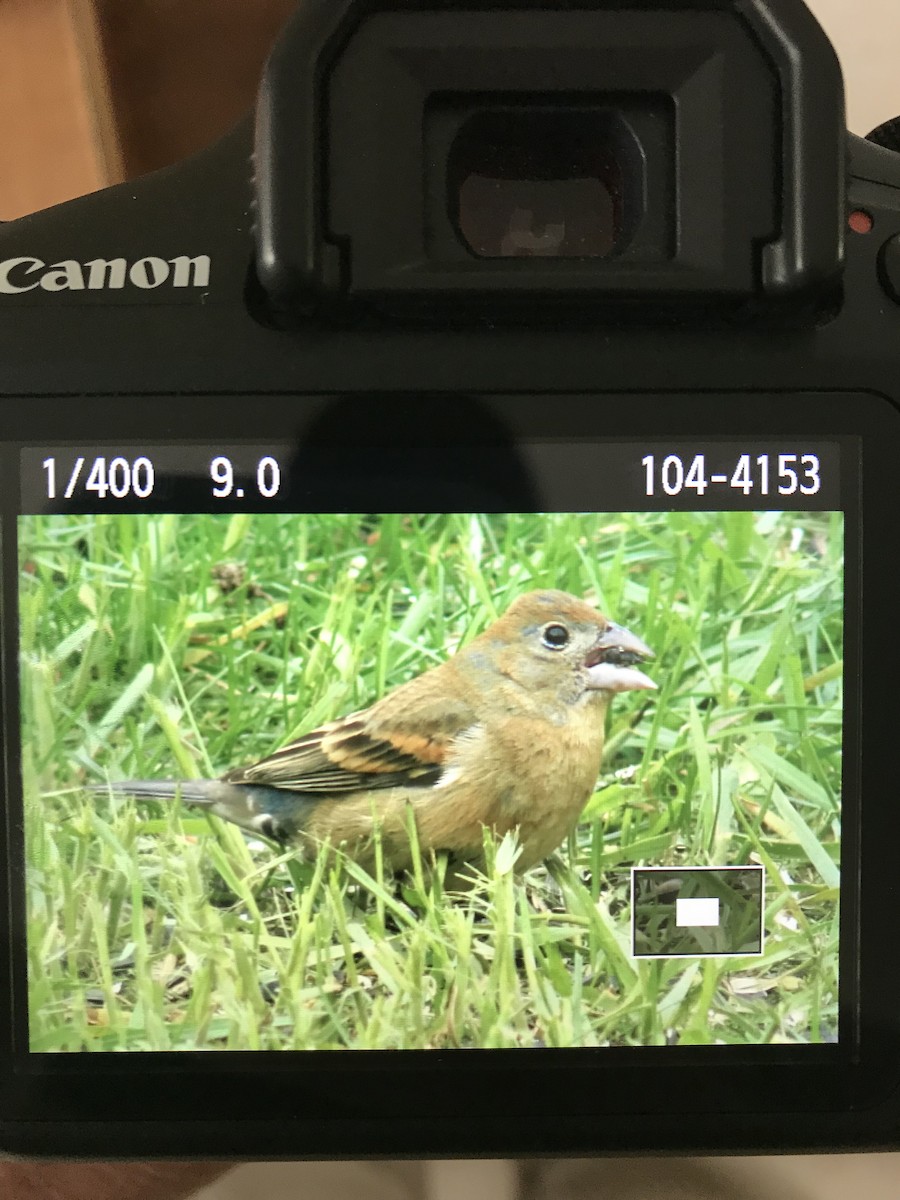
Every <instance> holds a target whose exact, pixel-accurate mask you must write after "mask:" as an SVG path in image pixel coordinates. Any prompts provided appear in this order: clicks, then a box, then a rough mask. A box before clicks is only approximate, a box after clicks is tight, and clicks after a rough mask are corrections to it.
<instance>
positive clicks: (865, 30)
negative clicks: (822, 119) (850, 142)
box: [807, 0, 900, 135]
mask: <svg viewBox="0 0 900 1200" xmlns="http://www.w3.org/2000/svg"><path fill="white" fill-rule="evenodd" d="M807 3H808V4H809V6H810V8H811V9H812V10H813V12H814V13H815V14H816V16H817V17H818V18H819V20H820V21H821V22H822V24H823V25H824V26H825V29H826V30H827V32H828V34H829V36H830V37H831V40H832V41H833V42H834V44H835V46H836V47H837V51H838V54H839V55H840V57H841V62H842V63H843V67H844V74H845V76H846V79H847V105H848V112H849V125H850V128H851V129H852V130H853V132H854V133H860V134H863V135H865V134H867V133H869V132H870V131H871V130H872V129H874V128H875V126H876V125H880V124H881V123H882V121H887V120H890V119H891V118H892V117H897V116H900V70H898V63H900V0H807Z"/></svg>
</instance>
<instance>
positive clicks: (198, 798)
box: [90, 779, 231, 808]
mask: <svg viewBox="0 0 900 1200" xmlns="http://www.w3.org/2000/svg"><path fill="white" fill-rule="evenodd" d="M90 790H91V791H92V792H97V793H100V794H102V793H108V792H114V793H115V794H116V795H117V796H134V797H135V798H136V799H138V800H175V799H176V798H178V799H181V800H183V801H184V802H185V804H199V805H201V806H202V807H205V808H213V807H214V806H215V805H216V804H217V803H220V802H221V801H222V800H223V799H224V798H225V797H224V796H222V795H219V794H218V793H219V792H224V791H226V790H227V791H230V790H231V789H230V788H229V787H228V785H227V784H222V783H219V781H218V780H217V779H183V780H181V779H179V780H165V779H162V780H160V779H123V780H118V781H116V782H115V783H95V784H92V785H91V788H90Z"/></svg>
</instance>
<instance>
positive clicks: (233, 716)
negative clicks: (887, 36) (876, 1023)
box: [20, 514, 843, 1051]
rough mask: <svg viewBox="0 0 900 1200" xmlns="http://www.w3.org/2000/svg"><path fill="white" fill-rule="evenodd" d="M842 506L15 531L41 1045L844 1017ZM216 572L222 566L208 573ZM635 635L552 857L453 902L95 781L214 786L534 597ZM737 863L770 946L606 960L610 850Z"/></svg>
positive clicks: (621, 942) (560, 1042) (710, 1035)
mask: <svg viewBox="0 0 900 1200" xmlns="http://www.w3.org/2000/svg"><path fill="white" fill-rule="evenodd" d="M842 559H843V529H842V523H841V519H840V518H839V517H838V516H831V515H827V514H826V515H808V516H797V515H796V514H783V515H777V514H763V515H752V514H703V515H685V514H663V515H660V514H642V515H610V516H594V515H581V516H569V515H558V516H550V517H535V516H516V515H510V516H496V517H467V516H454V515H436V516H421V517H412V518H408V517H399V516H388V517H385V518H383V519H382V520H381V522H380V523H374V522H371V521H369V520H368V519H366V518H361V517H359V516H352V515H349V516H344V515H341V516H331V517H326V518H314V517H310V516H281V515H277V516H264V517H249V516H235V517H230V518H229V517H212V516H198V517H189V516H174V515H166V516H152V517H140V518H136V517H131V516H107V517H104V516H99V517H91V518H87V517H84V518H82V517H67V518H64V517H46V518H37V517H29V518H25V519H23V521H22V522H21V529H20V561H21V568H22V583H21V613H20V623H21V650H22V658H21V663H22V675H21V678H22V704H23V727H24V737H23V743H24V759H23V767H24V771H23V773H24V789H25V817H26V822H25V827H26V840H27V884H28V934H29V936H28V953H29V966H30V990H31V996H30V1013H31V1042H32V1047H33V1049H35V1050H38V1051H60V1050H148V1049H149V1050H169V1049H308V1048H313V1047H316V1048H328V1049H341V1048H347V1047H358V1048H419V1047H423V1048H426V1047H436V1048H451V1047H457V1046H459V1047H495V1046H506V1047H509V1046H535V1045H541V1046H606V1045H661V1044H670V1043H681V1044H702V1043H737V1044H742V1043H748V1042H749V1043H759V1042H762V1043H779V1042H780V1043H792V1042H804V1041H818V1040H829V1039H833V1038H834V1037H835V1035H836V1030H837V939H838V886H839V875H838V871H839V848H840V779H841V776H840V771H841V721H842ZM223 565H224V566H223ZM544 586H552V587H559V588H564V589H566V590H568V591H571V592H574V593H576V594H578V595H582V596H587V597H588V598H589V599H591V600H592V602H595V603H596V604H597V605H598V607H600V608H602V609H603V611H605V612H606V613H608V614H609V615H611V616H613V617H614V618H615V619H616V620H618V621H621V622H622V623H624V624H626V625H628V626H629V627H630V628H631V629H633V630H634V632H636V633H638V634H639V635H640V636H641V637H642V638H644V640H645V641H647V642H648V643H649V644H650V645H651V646H652V647H653V648H654V650H655V651H656V653H657V660H656V662H655V663H654V664H653V665H652V667H651V668H650V670H651V673H652V674H653V676H654V678H655V679H656V680H657V682H658V683H659V685H660V691H659V692H658V693H654V694H653V695H652V696H649V698H648V695H649V694H648V693H630V694H627V695H625V696H622V697H619V698H617V699H616V701H615V702H614V704H613V706H612V710H611V714H610V718H609V727H608V732H607V750H606V753H605V758H604V766H603V775H602V777H601V779H600V780H599V782H598V788H597V791H596V792H595V794H594V795H593V796H592V798H591V799H590V801H589V802H588V804H587V807H586V809H585V811H584V814H583V817H582V820H581V822H580V824H579V826H578V828H577V830H576V831H575V833H574V835H573V836H572V837H571V838H570V839H569V842H568V844H567V845H565V846H562V847H561V848H560V850H559V852H558V854H557V855H556V856H554V858H553V859H552V860H550V862H549V863H548V864H546V865H545V866H543V867H541V868H539V869H535V870H532V871H530V872H528V873H527V875H526V876H525V877H524V879H521V880H520V879H518V878H517V877H516V875H515V872H514V862H515V854H516V848H515V844H514V841H513V840H512V839H510V838H507V839H505V840H504V841H502V842H500V843H499V844H494V843H493V841H492V840H491V839H490V838H488V839H487V850H488V853H487V860H486V861H487V869H486V871H485V873H484V875H483V877H480V878H479V879H478V880H477V882H476V883H475V884H474V886H472V887H471V889H470V890H468V891H466V892H463V893H460V894H452V895H450V896H448V895H447V894H446V892H445V886H446V885H445V882H444V879H443V873H442V864H441V863H440V862H439V863H437V864H431V863H421V862H419V863H418V864H417V866H416V869H415V870H414V871H413V872H411V873H410V875H408V876H407V877H405V878H404V879H403V880H401V881H396V880H395V879H393V878H392V877H386V875H385V872H384V870H379V871H376V873H375V874H376V877H375V878H372V877H370V876H368V875H367V874H366V873H364V872H363V871H362V870H361V869H360V868H359V867H358V866H357V865H356V864H354V863H352V862H351V863H348V862H343V861H340V860H338V861H335V860H334V859H333V858H331V859H329V858H327V857H326V856H325V855H320V857H319V859H318V860H317V861H316V862H315V863H313V864H306V865H304V864H301V863H300V862H299V861H298V860H297V859H296V858H292V857H291V856H290V855H278V854H277V852H275V851H274V850H273V849H272V848H271V847H270V846H267V845H263V844H257V843H249V842H248V841H247V840H246V839H245V838H244V837H243V835H242V834H241V833H240V832H239V831H238V830H236V829H234V828H233V827H229V826H225V825H223V824H221V823H219V822H216V821H215V820H212V819H208V818H206V817H204V816H202V815H200V814H198V813H197V812H196V811H192V810H190V809H188V808H181V807H179V806H174V805H173V806H162V805H158V804H146V803H145V804H139V803H135V802H134V801H132V800H131V799H126V798H117V797H114V796H107V795H96V794H91V793H88V792H86V791H85V790H84V788H83V786H82V785H83V784H84V783H85V782H91V783H93V782H99V781H102V780H103V779H104V778H106V777H107V776H108V777H111V778H153V777H158V778H169V779H171V778H178V777H181V778H187V777H191V776H202V775H214V774H219V773H221V772H222V771H224V770H226V769H227V768H228V767H230V766H234V765H237V764H240V763H242V762H248V761H251V760H253V759H255V758H257V757H260V756H262V755H264V754H266V753H268V752H270V751H272V750H274V749H275V748H277V747H278V746H279V745H281V744H283V743H284V742H285V741H286V740H288V739H289V738H291V737H294V736H296V735H298V734H300V733H302V732H304V731H307V730H310V729H312V728H314V727H315V726H316V725H318V724H320V723H321V722H322V721H324V720H327V719H329V718H331V717H334V716H337V715H339V714H341V713H344V712H347V711H350V710H352V709H354V708H358V707H362V706H364V705H367V704H369V703H371V702H372V701H373V700H375V699H376V698H378V697H379V696H381V695H383V694H384V692H385V691H387V690H389V689H390V688H391V687H393V686H395V685H396V684H398V683H400V682H402V681H403V680H406V679H409V678H411V677H412V676H413V675H415V674H417V673H419V672H421V671H423V670H425V669H427V668H428V667H429V666H431V665H433V664H435V663H437V662H441V661H443V660H444V658H445V657H446V655H447V654H448V653H451V652H452V651H453V649H454V648H455V647H456V646H457V645H458V644H459V643H462V642H465V641H467V640H468V639H470V638H471V637H473V636H475V635H476V634H477V633H478V632H480V630H482V629H483V628H484V627H485V625H486V624H487V623H488V622H489V621H490V620H491V619H493V618H494V617H495V616H496V615H498V614H499V613H500V612H502V611H503V610H504V609H505V608H506V607H507V605H508V604H509V603H510V601H511V600H512V599H513V598H515V597H516V596H517V595H519V594H521V593H522V592H524V591H528V590H530V589H532V588H534V587H544ZM708 863H714V864H752V863H756V864H761V865H762V866H763V867H764V868H765V871H766V914H765V924H766V944H765V952H764V955H763V956H762V957H761V958H747V959H710V960H681V959H673V960H665V961H661V960H658V961H655V962H648V961H638V960H635V959H633V958H632V957H631V956H630V907H629V905H630V900H629V878H630V868H631V866H632V865H634V864H649V865H670V866H671V865H675V866H677V865H682V864H683V865H705V864H708Z"/></svg>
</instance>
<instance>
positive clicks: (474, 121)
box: [447, 107, 643, 258]
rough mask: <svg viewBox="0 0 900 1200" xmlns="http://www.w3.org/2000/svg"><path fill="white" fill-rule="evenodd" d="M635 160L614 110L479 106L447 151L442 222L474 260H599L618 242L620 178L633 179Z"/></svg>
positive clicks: (622, 226)
mask: <svg viewBox="0 0 900 1200" xmlns="http://www.w3.org/2000/svg"><path fill="white" fill-rule="evenodd" d="M642 165H643V164H642V162H641V156H640V148H639V146H638V145H637V143H636V141H635V140H634V138H633V135H630V134H629V131H627V127H625V126H624V123H623V122H622V121H621V118H619V117H618V116H617V114H615V113H610V112H604V111H602V110H601V111H594V112H592V111H584V110H579V109H573V108H558V109H545V108H533V107H528V108H522V109H519V110H515V109H507V110H505V111H504V110H486V111H484V112H480V113H476V114H474V115H473V116H471V117H469V118H468V120H466V121H465V123H464V124H463V126H462V128H461V129H460V131H459V133H458V134H457V136H456V139H455V141H454V143H453V146H452V148H451V151H450V156H449V161H448V165H447V183H448V192H449V198H448V203H449V210H450V216H451V220H452V221H453V222H454V225H455V227H456V229H457V230H458V233H459V236H460V238H461V240H462V242H463V244H464V245H465V246H466V247H467V249H469V250H470V251H471V252H472V254H474V255H476V256H478V257H479V258H528V257H535V258H608V257H609V256H610V255H612V254H614V253H615V252H616V251H617V250H618V249H620V248H621V246H622V244H623V242H624V240H625V235H626V199H625V184H626V180H629V181H630V182H631V183H632V184H635V183H637V181H638V180H639V178H640V176H641V174H642ZM632 190H633V191H636V190H639V189H637V188H633V189H632ZM631 207H632V209H634V208H635V207H636V206H635V205H634V204H633V205H632V206H631ZM630 215H631V216H632V217H634V216H636V215H637V214H636V213H635V212H634V211H632V213H631V214H630Z"/></svg>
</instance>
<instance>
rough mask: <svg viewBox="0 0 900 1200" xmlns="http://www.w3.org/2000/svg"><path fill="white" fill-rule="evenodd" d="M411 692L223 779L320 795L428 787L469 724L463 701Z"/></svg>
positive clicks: (472, 717)
mask: <svg viewBox="0 0 900 1200" xmlns="http://www.w3.org/2000/svg"><path fill="white" fill-rule="evenodd" d="M413 683H418V680H414V681H413ZM418 690H419V689H410V685H407V687H406V688H401V689H398V691H397V692H395V693H392V694H391V695H389V696H387V697H385V699H384V700H382V701H381V702H380V703H379V704H377V705H375V706H374V707H373V708H370V709H366V710H365V711H364V712H358V713H351V714H350V715H349V716H346V717H342V718H341V719H340V720H338V721H332V722H331V723H330V724H328V725H323V726H322V728H321V729H316V730H313V732H312V733H307V734H306V735H305V736H304V737H302V738H300V739H298V740H297V741H296V742H291V743H290V745H288V746H284V747H283V748H282V749H281V750H277V751H276V752H275V753H274V754H271V755H269V757H268V758H264V759H262V760H261V761H260V762H258V763H254V764H253V765H252V766H249V767H239V768H237V769H236V770H233V771H229V773H228V774H227V775H224V776H223V777H222V778H223V782H225V783H245V784H256V785H264V786H266V787H274V788H285V789H287V790H290V791H297V792H313V793H317V794H322V795H325V794H331V795H335V794H338V795H340V794H343V795H349V794H352V793H353V792H359V791H368V790H370V789H371V788H389V787H398V786H428V785H433V784H435V783H437V781H438V780H439V779H440V777H441V773H442V771H443V769H444V764H445V762H446V760H447V756H448V754H449V752H450V749H451V746H452V744H453V742H454V741H455V739H456V738H457V737H458V736H459V735H460V734H462V733H465V732H466V731H467V730H471V729H472V728H473V727H474V726H475V725H476V724H477V722H476V718H475V715H474V713H473V712H472V710H471V708H470V707H469V705H468V704H467V703H466V702H465V701H464V700H462V699H460V698H453V697H447V696H446V695H444V696H441V695H437V696H435V697H434V698H433V699H432V698H431V697H429V696H425V695H421V694H419V695H418V696H417V695H416V692H417V691H418Z"/></svg>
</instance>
